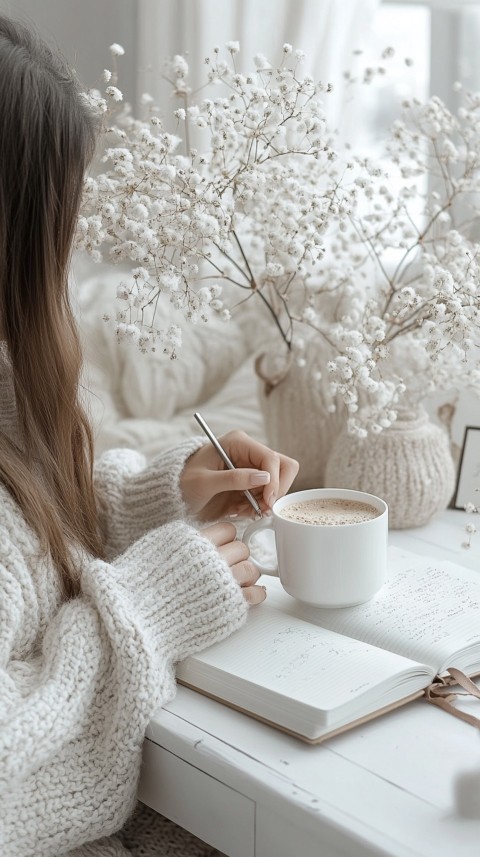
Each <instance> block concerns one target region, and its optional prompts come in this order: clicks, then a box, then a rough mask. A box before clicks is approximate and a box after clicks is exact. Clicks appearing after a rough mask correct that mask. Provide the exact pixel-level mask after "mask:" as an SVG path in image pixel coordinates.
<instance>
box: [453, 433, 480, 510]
mask: <svg viewBox="0 0 480 857" xmlns="http://www.w3.org/2000/svg"><path fill="white" fill-rule="evenodd" d="M479 489H480V426H465V432H464V436H463V444H462V450H461V454H460V461H459V465H458V473H457V484H456V487H455V494H454V499H453V508H454V509H461V510H465V506H466V505H467V503H474V504H475V506H478V505H479V504H480V496H479V494H478V490H479Z"/></svg>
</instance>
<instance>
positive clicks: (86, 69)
mask: <svg viewBox="0 0 480 857" xmlns="http://www.w3.org/2000/svg"><path fill="white" fill-rule="evenodd" d="M136 5H137V4H136V0H0V11H2V12H4V13H6V14H8V15H11V16H12V17H14V18H19V19H20V20H23V21H25V22H30V23H32V24H34V25H35V27H36V28H37V29H38V30H39V31H40V33H41V34H42V36H44V37H46V38H47V40H49V41H51V40H53V41H54V42H56V44H57V45H58V46H59V47H60V49H61V51H62V53H63V54H64V55H65V56H66V58H67V60H68V61H69V62H70V64H71V65H72V66H74V68H75V69H76V70H77V73H78V75H79V77H80V80H81V81H82V82H83V83H84V84H85V86H90V87H92V86H98V85H100V76H101V73H102V71H103V69H104V68H109V67H110V52H109V50H108V48H109V46H110V45H111V44H112V42H119V43H120V44H121V45H123V47H124V48H125V51H126V54H125V57H122V59H121V60H120V61H119V70H120V77H121V81H120V86H121V89H122V90H123V92H124V95H125V97H126V98H127V99H128V100H129V101H132V102H133V103H134V100H135V91H136V69H137V15H136ZM120 63H121V65H120Z"/></svg>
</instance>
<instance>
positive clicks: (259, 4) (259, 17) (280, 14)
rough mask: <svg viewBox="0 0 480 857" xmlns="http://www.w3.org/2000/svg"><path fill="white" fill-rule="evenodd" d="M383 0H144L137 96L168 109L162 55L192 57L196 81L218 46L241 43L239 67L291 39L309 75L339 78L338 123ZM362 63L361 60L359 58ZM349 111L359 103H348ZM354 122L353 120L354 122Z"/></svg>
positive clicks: (334, 104) (274, 53) (275, 55)
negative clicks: (347, 75) (350, 72)
mask: <svg viewBox="0 0 480 857" xmlns="http://www.w3.org/2000/svg"><path fill="white" fill-rule="evenodd" d="M379 3H380V0H138V4H137V10H138V11H137V14H138V23H137V33H138V52H137V57H138V91H137V92H138V95H141V93H143V92H149V93H150V94H151V95H152V96H153V97H154V98H155V101H156V102H157V103H158V104H159V105H160V106H161V107H162V109H163V110H165V111H167V110H168V101H167V98H168V88H167V86H166V84H165V83H164V82H163V83H162V80H161V76H162V64H163V60H164V59H165V57H167V56H172V55H174V54H188V61H189V66H190V69H191V76H190V80H191V82H192V84H193V85H194V86H195V87H196V86H198V85H200V84H201V83H202V82H203V81H204V80H205V70H206V69H205V65H204V58H205V57H206V56H207V55H209V54H211V51H212V49H213V48H214V47H215V46H217V45H218V46H219V47H221V48H223V46H224V44H225V42H227V41H234V40H235V41H239V42H240V47H241V53H240V54H239V55H237V57H236V59H238V62H237V69H238V70H239V71H248V70H252V68H253V56H254V55H255V54H257V53H262V54H264V55H265V56H266V57H267V58H268V59H269V60H270V61H271V62H272V63H273V64H275V62H276V61H277V60H278V61H279V60H280V59H281V56H282V46H283V44H284V43H285V42H289V43H290V44H292V45H293V47H294V48H299V49H301V50H303V51H304V52H305V54H306V61H305V64H304V71H305V73H309V74H312V75H313V77H314V78H315V79H317V80H322V81H324V82H327V81H328V82H333V83H334V85H335V87H336V88H337V90H339V91H338V92H337V94H336V96H335V97H334V98H332V99H331V100H330V105H328V104H326V107H327V109H328V111H329V115H330V119H331V120H332V121H334V122H335V124H337V123H338V122H339V121H340V118H341V116H340V114H341V112H342V106H343V102H342V80H343V78H342V75H343V71H344V70H345V69H346V68H351V67H352V64H353V63H354V62H355V57H354V54H353V52H354V51H356V50H361V49H362V48H364V47H366V46H367V45H368V35H369V31H370V29H371V24H372V18H373V15H374V13H375V11H376V9H377V8H378V6H379ZM357 62H358V59H357ZM348 110H349V112H350V111H352V110H354V105H352V104H349V108H348ZM349 124H350V123H349Z"/></svg>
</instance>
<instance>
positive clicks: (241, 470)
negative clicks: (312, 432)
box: [217, 431, 298, 507]
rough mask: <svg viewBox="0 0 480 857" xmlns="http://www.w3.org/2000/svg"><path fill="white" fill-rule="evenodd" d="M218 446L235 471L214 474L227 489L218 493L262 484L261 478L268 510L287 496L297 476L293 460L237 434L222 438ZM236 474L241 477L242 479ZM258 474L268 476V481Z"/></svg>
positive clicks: (296, 467) (244, 435)
mask: <svg viewBox="0 0 480 857" xmlns="http://www.w3.org/2000/svg"><path fill="white" fill-rule="evenodd" d="M221 443H222V446H223V447H224V448H225V449H226V451H227V454H228V455H229V456H230V458H231V459H232V461H233V462H234V463H235V466H236V467H237V468H238V469H237V470H231V471H223V472H220V473H218V474H217V478H218V477H223V480H222V483H221V484H222V486H227V487H226V488H225V487H222V488H220V489H219V490H227V491H229V490H246V489H248V488H253V487H258V486H259V485H262V482H261V481H259V480H261V479H265V481H264V482H263V486H264V487H263V499H264V501H265V503H266V505H267V506H270V507H271V506H272V505H273V503H274V502H275V500H276V499H277V498H278V497H282V496H283V495H284V494H286V493H287V491H288V489H289V488H290V486H291V484H292V482H293V480H294V479H295V476H296V475H297V473H298V462H297V461H295V460H294V459H293V458H289V457H288V456H286V455H282V454H281V453H278V452H275V450H272V449H269V447H268V446H265V445H264V444H263V443H260V442H259V441H256V440H253V438H251V437H249V436H248V435H246V434H244V432H240V431H234V432H229V433H228V434H226V435H224V436H223V437H222V438H221ZM237 474H244V477H242V476H241V475H237ZM260 474H269V476H270V478H269V479H268V478H266V477H265V476H263V475H260ZM217 484H220V482H219V481H218V482H217Z"/></svg>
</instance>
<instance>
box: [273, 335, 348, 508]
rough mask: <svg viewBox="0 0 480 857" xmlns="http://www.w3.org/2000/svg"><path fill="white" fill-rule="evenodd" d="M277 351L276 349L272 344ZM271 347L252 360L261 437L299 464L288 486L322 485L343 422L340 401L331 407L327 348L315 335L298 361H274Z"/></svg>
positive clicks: (319, 486)
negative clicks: (263, 432)
mask: <svg viewBox="0 0 480 857" xmlns="http://www.w3.org/2000/svg"><path fill="white" fill-rule="evenodd" d="M277 353H278V350H277ZM274 354H275V350H274V351H273V352H272V353H267V354H265V355H262V357H261V358H259V359H258V360H257V374H259V376H260V381H259V402H260V407H261V410H262V413H263V418H264V424H265V430H266V435H267V441H268V443H269V445H270V446H271V447H272V448H273V449H276V450H277V451H278V452H282V453H284V455H288V456H290V457H291V458H295V459H296V460H297V461H298V462H299V464H300V470H299V473H298V476H297V478H296V480H295V482H294V484H293V486H292V490H295V491H299V490H303V489H306V488H322V487H323V485H324V478H325V467H326V463H327V460H328V456H329V453H330V449H331V446H332V444H333V442H334V440H335V438H336V437H337V435H338V433H339V431H340V429H341V427H342V426H343V425H344V422H345V413H344V409H343V405H342V404H341V403H337V408H338V410H337V411H335V412H334V413H331V412H330V410H329V406H330V405H331V403H332V401H331V397H330V396H329V386H328V384H329V378H328V371H327V369H326V364H327V362H328V359H330V352H328V351H327V348H326V346H325V344H324V343H322V342H321V341H320V342H319V337H318V336H316V337H312V338H311V339H310V341H308V342H307V343H306V348H305V351H304V352H303V354H302V357H303V359H304V361H305V364H304V365H299V364H298V363H297V362H296V361H295V360H294V359H292V358H285V359H284V361H283V363H282V361H280V368H279V367H278V366H276V367H275V366H274V363H275V360H274V356H273V355H274Z"/></svg>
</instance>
